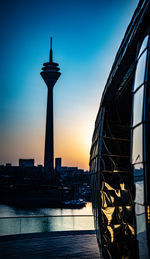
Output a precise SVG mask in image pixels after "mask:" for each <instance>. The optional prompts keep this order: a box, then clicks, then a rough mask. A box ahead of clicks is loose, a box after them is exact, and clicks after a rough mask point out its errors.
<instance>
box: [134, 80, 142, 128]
mask: <svg viewBox="0 0 150 259" xmlns="http://www.w3.org/2000/svg"><path fill="white" fill-rule="evenodd" d="M143 96H144V85H143V86H142V87H141V88H140V89H139V90H138V91H137V92H136V93H135V94H134V97H133V126H135V125H137V124H138V123H140V122H142V114H143Z"/></svg>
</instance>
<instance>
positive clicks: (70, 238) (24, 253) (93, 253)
mask: <svg viewBox="0 0 150 259" xmlns="http://www.w3.org/2000/svg"><path fill="white" fill-rule="evenodd" d="M0 258H1V259H7V258H28V259H29V258H37V259H38V258H39V259H40V258H50V259H60V258H62V259H70V258H71V259H77V258H81V259H100V258H101V257H100V255H99V250H98V245H97V240H96V235H95V232H94V231H93V230H92V231H90V230H84V231H57V232H47V233H34V234H21V235H11V236H1V237H0Z"/></svg>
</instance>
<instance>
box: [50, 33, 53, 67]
mask: <svg viewBox="0 0 150 259" xmlns="http://www.w3.org/2000/svg"><path fill="white" fill-rule="evenodd" d="M50 41H51V47H50V63H52V62H53V50H52V37H51V40H50Z"/></svg>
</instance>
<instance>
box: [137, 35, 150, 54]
mask: <svg viewBox="0 0 150 259" xmlns="http://www.w3.org/2000/svg"><path fill="white" fill-rule="evenodd" d="M148 38H149V35H147V36H146V37H145V39H144V40H143V43H142V45H141V48H140V52H139V55H138V57H139V56H140V55H141V53H142V52H143V50H144V49H146V47H147V44H148Z"/></svg>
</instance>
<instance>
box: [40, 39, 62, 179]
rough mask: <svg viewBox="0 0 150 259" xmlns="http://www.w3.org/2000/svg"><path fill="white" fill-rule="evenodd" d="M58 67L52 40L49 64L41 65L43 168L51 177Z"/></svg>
mask: <svg viewBox="0 0 150 259" xmlns="http://www.w3.org/2000/svg"><path fill="white" fill-rule="evenodd" d="M60 75H61V73H60V72H59V67H58V64H57V63H54V62H53V52H52V38H51V48H50V58H49V62H47V63H44V64H43V68H42V72H41V76H42V78H43V79H44V81H45V83H46V85H47V87H48V97H47V118H46V135H45V155H44V168H45V172H46V175H47V176H49V175H52V173H53V170H54V144H53V87H54V85H55V83H56V81H57V80H58V78H59V77H60Z"/></svg>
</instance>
